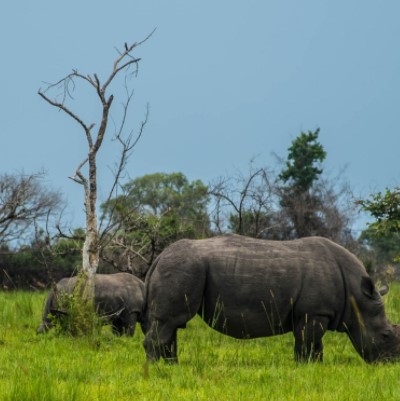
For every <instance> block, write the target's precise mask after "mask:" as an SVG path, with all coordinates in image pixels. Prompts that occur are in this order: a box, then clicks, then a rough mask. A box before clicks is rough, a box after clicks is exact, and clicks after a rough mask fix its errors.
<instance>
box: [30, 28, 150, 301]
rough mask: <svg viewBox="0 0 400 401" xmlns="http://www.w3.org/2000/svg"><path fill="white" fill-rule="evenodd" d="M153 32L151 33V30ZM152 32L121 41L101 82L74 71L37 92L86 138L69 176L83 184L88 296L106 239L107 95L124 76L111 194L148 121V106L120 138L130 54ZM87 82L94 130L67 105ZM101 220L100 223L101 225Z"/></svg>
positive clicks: (132, 63) (134, 62)
mask: <svg viewBox="0 0 400 401" xmlns="http://www.w3.org/2000/svg"><path fill="white" fill-rule="evenodd" d="M152 33H153V32H152ZM152 33H151V34H150V35H149V36H148V37H147V38H145V39H144V40H143V41H141V42H135V43H133V44H131V45H128V44H126V43H125V44H124V48H123V50H122V51H119V50H117V51H118V54H119V55H118V57H117V58H116V60H115V61H114V63H113V66H112V69H111V73H110V74H109V75H108V77H107V78H106V79H105V80H104V81H102V80H101V79H100V78H99V76H98V75H97V74H93V75H91V74H87V75H84V74H82V73H80V72H79V71H78V70H73V71H72V73H70V74H68V75H67V76H66V77H64V78H62V79H61V80H59V81H58V82H56V83H54V84H49V85H48V86H47V88H46V89H45V90H42V89H40V90H39V91H38V94H39V95H40V96H41V97H42V98H43V99H44V100H45V101H46V102H47V103H49V104H50V105H51V106H54V107H56V108H57V109H59V110H61V111H63V112H64V113H65V114H67V115H68V116H69V117H70V118H72V119H73V120H74V121H75V122H76V123H78V125H79V126H80V127H81V129H82V131H83V133H84V135H85V137H86V141H87V145H88V154H87V157H85V158H84V160H83V161H82V162H81V163H80V164H79V165H78V167H77V169H76V171H75V174H74V175H73V176H72V177H70V178H71V179H72V180H73V181H75V182H77V183H78V184H80V185H82V187H83V190H84V205H85V212H86V235H85V241H84V245H83V250H82V271H83V272H84V273H85V275H86V277H87V286H86V288H87V291H86V292H87V295H86V296H87V298H88V299H92V298H93V295H94V278H95V274H96V271H97V268H98V265H99V255H100V248H101V240H102V239H104V238H105V235H104V234H101V233H100V232H99V225H98V219H97V161H96V157H97V153H98V151H99V149H100V147H101V146H102V144H103V140H104V137H105V135H106V132H107V128H108V125H109V119H110V109H111V106H112V104H113V101H114V95H113V94H109V91H110V85H111V84H112V83H113V82H114V81H115V80H116V79H117V77H119V76H120V75H123V74H124V76H125V91H126V94H127V100H126V101H125V103H124V111H123V118H122V122H121V125H120V127H119V129H118V130H117V132H116V133H115V135H114V139H115V140H117V141H118V143H119V144H120V145H121V146H122V151H121V157H120V162H119V163H118V165H117V167H116V170H115V172H114V184H113V185H112V188H111V191H110V197H111V194H112V193H113V191H114V190H115V189H116V187H117V185H118V181H119V178H120V176H121V174H122V171H123V169H124V167H125V165H126V162H127V159H128V157H129V155H130V154H131V152H132V149H133V148H134V146H135V145H136V144H137V141H138V140H139V138H140V136H141V134H142V132H143V128H144V126H145V124H146V122H147V117H148V109H147V113H146V117H145V119H144V121H143V122H142V124H141V127H140V129H139V133H138V134H137V135H136V136H135V135H134V132H133V131H132V132H131V133H130V134H129V135H128V136H127V137H123V134H122V133H123V131H124V127H125V122H126V117H127V112H128V108H129V105H130V101H131V99H132V94H133V92H132V91H130V90H129V89H128V80H129V79H130V78H132V76H137V73H138V65H139V61H140V58H136V57H135V56H134V55H133V53H134V51H135V50H136V49H137V47H138V46H140V45H141V44H143V43H144V42H145V41H146V40H147V39H148V38H149V37H150V36H151V35H152ZM78 83H79V84H83V85H88V86H89V88H91V89H93V90H94V91H95V93H96V94H97V98H98V100H99V101H100V104H101V110H102V113H101V118H100V121H99V123H98V128H97V129H95V127H96V123H94V122H89V123H87V122H85V121H84V119H83V118H81V116H80V114H78V113H77V112H75V111H73V110H72V108H71V107H70V106H69V105H67V100H68V99H70V98H72V96H71V91H72V90H73V89H74V88H75V86H76V85H77V84H78ZM60 86H61V87H62V88H63V96H62V99H61V101H59V100H57V98H52V97H50V96H49V95H48V92H49V91H50V90H52V89H55V88H59V87H60ZM84 167H86V168H87V172H86V174H85V173H84V172H83V168H84ZM102 223H103V221H102V222H101V224H102ZM101 224H100V225H101ZM108 230H109V228H108V227H105V228H104V232H107V231H108Z"/></svg>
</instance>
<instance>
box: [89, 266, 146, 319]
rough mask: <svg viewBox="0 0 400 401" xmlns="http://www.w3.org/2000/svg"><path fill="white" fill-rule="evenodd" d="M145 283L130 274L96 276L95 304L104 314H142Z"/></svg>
mask: <svg viewBox="0 0 400 401" xmlns="http://www.w3.org/2000/svg"><path fill="white" fill-rule="evenodd" d="M143 287H144V284H143V282H142V281H141V280H140V279H139V278H137V277H135V276H133V275H132V274H129V273H115V274H96V287H95V304H96V305H97V307H98V308H99V310H101V311H102V312H103V313H114V312H117V311H119V310H122V309H128V310H129V312H141V310H142V307H143V291H144V289H143Z"/></svg>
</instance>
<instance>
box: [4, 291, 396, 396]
mask: <svg viewBox="0 0 400 401" xmlns="http://www.w3.org/2000/svg"><path fill="white" fill-rule="evenodd" d="M45 296H46V294H43V293H29V292H13V293H0V400H18V401H21V400H27V401H28V400H41V401H47V400H62V401H68V400H77V401H78V400H99V401H103V400H104V401H110V400H111V401H112V400H119V401H120V400H149V401H157V400H168V401H171V400H174V401H175V400H185V401H186V400H218V401H220V400H238V401H239V400H274V401H279V400H285V401H286V400H310V401H312V400H318V401H321V400H329V401H330V400H351V401H356V400H360V401H361V400H362V401H368V400H374V401H377V400H398V399H400V385H399V384H400V363H399V364H386V365H384V364H378V365H367V364H366V363H365V362H363V361H362V360H361V358H360V357H359V356H358V354H357V353H356V352H355V350H354V349H353V347H352V346H351V344H350V341H349V340H348V338H347V336H346V335H344V334H339V333H330V332H329V333H327V334H326V335H325V337H324V344H325V352H324V362H323V363H316V364H297V363H295V362H294V360H293V338H292V337H293V336H292V335H291V334H287V335H284V336H277V337H272V338H266V339H257V340H242V341H240V340H235V339H232V338H229V337H226V336H223V335H221V334H219V333H216V332H214V331H213V330H211V329H210V328H208V327H207V326H206V325H205V324H204V323H203V322H202V321H201V320H200V319H199V318H195V319H193V320H192V321H191V322H190V323H189V324H188V327H187V329H186V330H180V331H179V335H178V341H179V345H178V347H179V358H180V364H179V365H177V366H170V365H166V364H164V363H163V362H162V361H161V362H160V363H158V364H153V365H150V366H147V365H146V364H145V355H144V351H143V348H142V341H143V334H142V333H141V330H140V328H139V326H138V327H137V330H136V333H135V336H134V337H133V338H123V337H114V336H113V335H112V333H111V330H110V328H108V327H104V328H103V330H102V332H101V333H100V335H97V336H96V337H90V336H89V337H69V336H57V335H56V333H55V331H54V330H53V331H50V332H49V333H47V334H45V335H40V336H37V335H36V334H35V330H36V328H37V326H38V325H39V323H40V321H41V314H42V307H43V303H44V299H45ZM386 303H387V311H388V314H389V317H390V318H391V319H392V320H393V321H397V322H399V321H400V318H399V316H400V287H399V286H393V288H392V290H391V292H390V293H389V294H388V295H387V297H386Z"/></svg>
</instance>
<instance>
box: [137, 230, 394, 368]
mask: <svg viewBox="0 0 400 401" xmlns="http://www.w3.org/2000/svg"><path fill="white" fill-rule="evenodd" d="M145 293H146V301H145V305H146V311H145V316H144V321H143V323H142V326H143V330H144V332H145V334H146V335H145V340H144V343H143V345H144V348H145V351H146V355H147V359H148V360H149V361H156V360H158V359H159V358H160V356H162V357H163V358H164V359H166V360H167V361H171V362H177V361H178V359H177V339H176V331H177V329H178V328H184V327H185V325H186V322H187V321H188V320H189V319H191V318H193V317H194V316H195V314H196V313H198V314H199V315H200V316H201V317H202V318H203V319H204V321H205V322H206V323H207V324H208V325H209V326H211V327H212V328H213V329H215V330H217V331H219V332H220V333H224V334H226V335H228V336H231V337H235V338H238V339H247V338H257V337H268V336H274V335H278V334H283V333H287V332H293V335H294V339H295V346H294V354H295V359H296V360H299V361H317V360H322V356H323V355H322V354H323V344H322V337H323V335H324V334H325V332H326V331H327V330H332V331H338V332H345V333H347V334H348V336H349V337H350V340H351V342H352V343H353V345H354V347H355V349H356V350H357V352H358V353H359V354H360V355H361V357H362V358H363V359H364V360H365V361H367V362H374V361H387V360H394V359H397V358H398V357H399V356H400V329H399V328H398V327H397V326H393V325H392V324H390V323H389V321H388V320H387V318H386V315H385V310H384V305H383V301H382V298H381V295H380V294H379V292H378V291H377V290H376V289H375V286H374V284H373V282H372V281H371V279H370V278H369V276H368V274H367V273H366V271H365V268H364V266H363V265H362V263H361V262H360V261H359V260H358V259H357V258H356V257H355V256H354V255H353V254H351V253H350V252H349V251H347V250H346V249H345V248H343V247H341V246H340V245H337V244H335V243H334V242H332V241H330V240H328V239H325V238H319V237H310V238H303V239H298V240H293V241H266V240H260V239H253V238H247V237H242V236H239V235H227V236H222V237H216V238H211V239H204V240H180V241H178V242H176V243H174V244H172V245H171V246H169V247H168V248H166V249H165V250H164V251H163V252H162V253H161V255H160V256H159V257H158V258H157V259H156V261H155V262H154V264H153V265H152V266H151V268H150V269H149V272H148V274H147V276H146V280H145Z"/></svg>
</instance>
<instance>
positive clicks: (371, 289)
mask: <svg viewBox="0 0 400 401" xmlns="http://www.w3.org/2000/svg"><path fill="white" fill-rule="evenodd" d="M361 291H362V293H363V294H364V295H365V296H367V297H368V298H371V299H374V298H376V297H377V294H378V293H377V291H376V290H375V285H374V283H373V282H372V280H371V279H370V278H369V277H362V278H361Z"/></svg>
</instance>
